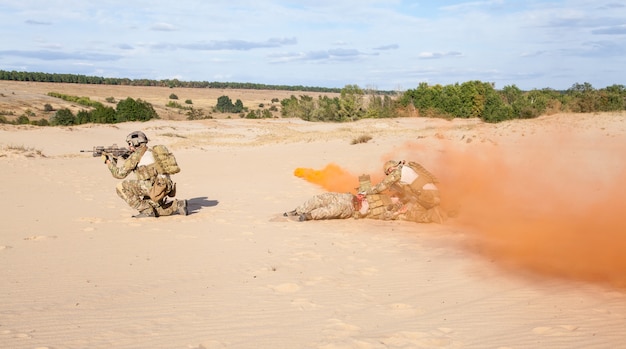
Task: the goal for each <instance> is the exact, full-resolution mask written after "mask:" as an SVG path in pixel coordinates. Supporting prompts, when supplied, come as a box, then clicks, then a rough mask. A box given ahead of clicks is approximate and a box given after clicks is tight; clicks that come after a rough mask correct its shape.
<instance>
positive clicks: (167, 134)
mask: <svg viewBox="0 0 626 349" xmlns="http://www.w3.org/2000/svg"><path fill="white" fill-rule="evenodd" d="M161 136H165V137H178V138H187V137H185V136H183V135H180V134H178V133H172V132H166V133H162V134H161Z"/></svg>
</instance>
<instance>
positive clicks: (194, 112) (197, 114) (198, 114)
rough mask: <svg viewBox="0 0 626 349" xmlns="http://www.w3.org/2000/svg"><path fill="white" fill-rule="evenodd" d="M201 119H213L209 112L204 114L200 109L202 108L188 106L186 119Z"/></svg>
mask: <svg viewBox="0 0 626 349" xmlns="http://www.w3.org/2000/svg"><path fill="white" fill-rule="evenodd" d="M203 119H213V116H211V114H209V115H204V112H203V111H202V109H194V108H190V109H189V111H187V120H203Z"/></svg>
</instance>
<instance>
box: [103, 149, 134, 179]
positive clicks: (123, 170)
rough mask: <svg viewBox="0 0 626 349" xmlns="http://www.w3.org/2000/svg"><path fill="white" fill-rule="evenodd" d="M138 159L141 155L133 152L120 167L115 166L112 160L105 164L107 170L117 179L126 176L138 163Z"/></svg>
mask: <svg viewBox="0 0 626 349" xmlns="http://www.w3.org/2000/svg"><path fill="white" fill-rule="evenodd" d="M139 160H141V156H140V154H139V153H137V152H135V153H133V154H131V155H130V156H129V157H128V159H126V161H124V164H123V165H122V166H121V167H117V166H116V165H115V164H114V163H113V162H107V166H108V167H109V171H111V174H112V175H113V177H115V178H118V179H123V178H126V177H127V176H128V175H129V174H130V173H131V172H133V170H134V169H135V168H136V167H137V164H139Z"/></svg>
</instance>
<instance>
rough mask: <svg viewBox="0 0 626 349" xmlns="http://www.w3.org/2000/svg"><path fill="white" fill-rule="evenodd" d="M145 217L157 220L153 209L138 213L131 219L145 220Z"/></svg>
mask: <svg viewBox="0 0 626 349" xmlns="http://www.w3.org/2000/svg"><path fill="white" fill-rule="evenodd" d="M146 217H152V218H157V217H158V215H157V213H156V211H154V209H153V208H149V209H146V210H143V211H141V212H139V214H136V215H134V216H133V218H146Z"/></svg>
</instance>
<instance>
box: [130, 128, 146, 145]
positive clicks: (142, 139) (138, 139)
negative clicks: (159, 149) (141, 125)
mask: <svg viewBox="0 0 626 349" xmlns="http://www.w3.org/2000/svg"><path fill="white" fill-rule="evenodd" d="M126 143H128V145H130V146H133V147H135V148H136V147H138V146H140V145H141V144H147V143H148V137H146V134H145V133H143V132H141V131H135V132H132V133H131V134H129V135H128V136H126Z"/></svg>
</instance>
